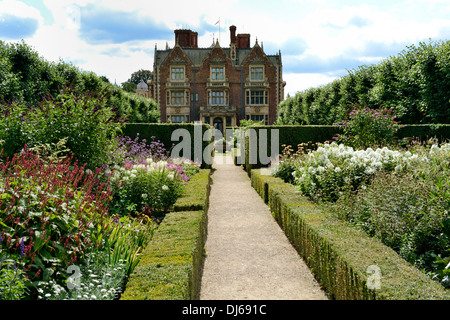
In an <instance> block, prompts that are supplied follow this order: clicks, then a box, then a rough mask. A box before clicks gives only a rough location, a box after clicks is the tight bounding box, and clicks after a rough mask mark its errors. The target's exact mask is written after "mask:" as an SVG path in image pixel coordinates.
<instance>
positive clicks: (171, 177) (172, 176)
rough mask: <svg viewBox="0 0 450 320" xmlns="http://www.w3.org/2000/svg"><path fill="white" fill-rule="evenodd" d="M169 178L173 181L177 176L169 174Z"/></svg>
mask: <svg viewBox="0 0 450 320" xmlns="http://www.w3.org/2000/svg"><path fill="white" fill-rule="evenodd" d="M167 178H169V179H170V180H173V179H174V178H175V176H174V174H173V173H171V174H169V175H168V176H167Z"/></svg>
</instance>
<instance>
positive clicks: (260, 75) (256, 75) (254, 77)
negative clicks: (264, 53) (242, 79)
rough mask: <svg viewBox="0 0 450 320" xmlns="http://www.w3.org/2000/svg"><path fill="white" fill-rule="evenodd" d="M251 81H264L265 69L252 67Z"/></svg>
mask: <svg viewBox="0 0 450 320" xmlns="http://www.w3.org/2000/svg"><path fill="white" fill-rule="evenodd" d="M250 80H251V81H262V80H264V67H261V66H255V67H250Z"/></svg>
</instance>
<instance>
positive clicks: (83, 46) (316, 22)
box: [0, 0, 450, 95]
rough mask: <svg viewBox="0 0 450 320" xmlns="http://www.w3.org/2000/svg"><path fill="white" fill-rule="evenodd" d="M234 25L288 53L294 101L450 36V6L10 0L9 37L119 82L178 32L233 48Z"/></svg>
mask: <svg viewBox="0 0 450 320" xmlns="http://www.w3.org/2000/svg"><path fill="white" fill-rule="evenodd" d="M219 19H220V24H217V25H216V22H217V21H219ZM232 24H234V25H235V26H236V27H237V33H250V34H251V42H252V45H254V43H255V41H256V39H258V42H259V44H261V43H262V44H263V46H264V50H265V52H266V54H276V53H278V51H279V50H281V54H282V58H283V78H284V80H286V82H287V86H286V94H287V93H289V94H291V95H293V94H295V92H297V91H302V90H305V89H307V88H309V87H314V86H318V85H321V84H326V83H329V82H331V81H332V80H333V79H336V78H339V77H342V76H344V75H346V74H347V73H348V70H350V69H353V68H358V67H359V66H362V65H365V64H366V65H367V64H372V63H377V62H380V61H381V60H383V59H385V58H387V57H389V56H394V55H397V54H398V53H400V52H401V51H402V50H403V49H405V48H406V46H409V45H413V44H418V43H419V42H421V41H428V39H432V40H447V39H449V37H450V1H448V0H389V1H385V0H372V1H356V0H278V1H264V0H227V1H223V0H198V1H193V2H189V1H185V0H183V1H181V0H164V1H145V0H134V1H118V0H95V1H94V0H81V1H73V0H0V40H4V41H8V42H17V41H20V40H21V39H24V40H25V41H26V42H27V43H28V44H30V45H31V46H33V47H34V48H35V49H36V50H37V51H38V52H39V53H40V54H41V55H42V56H43V57H44V58H46V59H47V60H51V61H57V60H58V59H63V60H64V61H66V62H71V63H73V64H74V65H76V66H78V67H80V68H81V69H83V70H90V71H94V72H95V73H97V74H98V75H104V76H106V77H108V78H109V79H110V81H111V82H117V83H122V82H124V81H126V80H127V79H128V78H129V77H130V75H131V73H133V72H134V71H137V70H139V69H149V70H152V68H153V53H154V48H155V45H156V46H157V47H158V48H165V46H166V43H168V45H169V46H170V47H173V45H174V33H173V30H174V29H177V28H189V29H192V30H194V31H197V32H198V34H199V46H200V47H208V46H210V45H211V43H212V42H213V39H217V38H219V40H220V44H221V45H222V46H224V47H228V46H229V42H230V40H229V26H230V25H232ZM219 26H220V29H219Z"/></svg>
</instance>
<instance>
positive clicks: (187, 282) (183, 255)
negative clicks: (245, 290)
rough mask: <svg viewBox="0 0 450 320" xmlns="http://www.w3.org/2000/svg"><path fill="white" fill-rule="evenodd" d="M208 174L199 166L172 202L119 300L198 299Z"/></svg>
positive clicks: (208, 182) (204, 232)
mask: <svg viewBox="0 0 450 320" xmlns="http://www.w3.org/2000/svg"><path fill="white" fill-rule="evenodd" d="M210 173H211V170H210V169H202V170H200V172H199V173H197V174H196V175H194V176H193V177H192V179H191V181H190V183H189V184H188V185H187V186H186V188H185V190H184V193H183V195H182V196H181V197H180V198H179V199H178V200H177V203H176V204H175V205H174V210H175V211H173V212H170V213H168V214H167V215H166V217H165V218H164V220H163V221H162V223H161V224H160V225H159V227H158V229H157V230H156V232H155V234H154V236H153V238H152V240H151V241H150V243H149V244H148V245H147V246H146V248H145V250H144V251H143V254H142V257H141V259H140V261H139V263H138V265H137V266H136V268H135V270H134V272H133V273H132V274H131V275H130V277H129V280H128V282H127V285H126V288H125V290H124V292H123V294H122V295H121V298H120V299H121V300H193V299H196V298H197V296H198V290H199V283H200V270H201V265H202V261H203V249H204V244H205V241H206V228H207V225H206V212H207V207H208V196H209V186H210ZM181 209H183V210H181ZM189 209H191V210H189Z"/></svg>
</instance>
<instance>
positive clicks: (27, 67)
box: [0, 40, 159, 123]
mask: <svg viewBox="0 0 450 320" xmlns="http://www.w3.org/2000/svg"><path fill="white" fill-rule="evenodd" d="M69 84H71V85H72V86H73V87H77V88H78V89H79V90H81V91H85V92H86V91H99V90H101V91H103V92H106V93H107V94H108V97H109V98H108V101H107V105H108V106H110V107H117V108H118V111H119V113H120V115H121V116H122V117H126V118H128V119H129V121H130V122H133V123H140V122H141V123H142V122H145V123H151V122H158V120H159V110H158V105H157V104H156V102H155V101H154V100H152V99H148V98H144V97H141V96H139V95H137V94H134V93H129V92H126V91H125V90H123V89H122V88H120V87H118V86H114V85H112V84H111V83H109V81H108V80H107V79H106V78H104V77H99V76H97V75H96V74H95V73H93V72H89V71H82V70H80V69H78V68H77V67H75V66H73V65H72V64H70V63H67V62H64V61H62V60H59V61H58V62H50V61H47V60H45V59H44V58H43V57H41V56H40V55H39V53H38V52H37V51H36V50H34V49H33V48H32V47H31V46H29V45H27V44H26V43H25V42H24V41H22V42H17V43H6V42H3V41H1V40H0V100H1V99H3V100H4V101H5V102H9V101H12V100H18V101H20V102H23V103H24V104H29V105H35V104H37V103H40V102H41V101H42V99H43V96H45V95H47V94H50V95H52V96H56V95H58V94H59V92H60V90H61V89H62V88H63V87H64V85H69Z"/></svg>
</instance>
